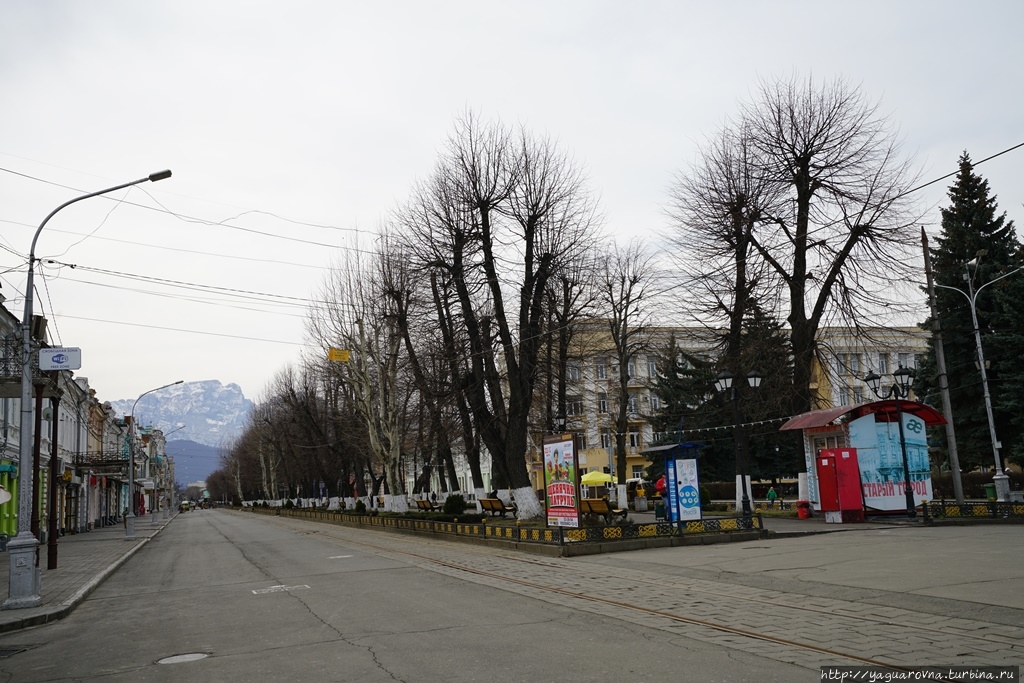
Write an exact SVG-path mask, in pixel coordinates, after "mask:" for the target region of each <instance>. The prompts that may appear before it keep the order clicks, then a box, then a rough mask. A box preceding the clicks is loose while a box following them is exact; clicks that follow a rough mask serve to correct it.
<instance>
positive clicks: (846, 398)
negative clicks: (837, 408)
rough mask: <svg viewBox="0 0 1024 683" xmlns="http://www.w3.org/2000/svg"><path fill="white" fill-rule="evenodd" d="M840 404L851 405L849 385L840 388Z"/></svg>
mask: <svg viewBox="0 0 1024 683" xmlns="http://www.w3.org/2000/svg"><path fill="white" fill-rule="evenodd" d="M839 405H841V406H848V405H850V390H849V389H848V388H847V387H843V388H842V389H840V390H839Z"/></svg>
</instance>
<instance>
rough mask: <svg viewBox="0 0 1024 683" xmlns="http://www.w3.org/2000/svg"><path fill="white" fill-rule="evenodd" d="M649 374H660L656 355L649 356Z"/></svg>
mask: <svg viewBox="0 0 1024 683" xmlns="http://www.w3.org/2000/svg"><path fill="white" fill-rule="evenodd" d="M647 376H648V377H657V376H658V359H657V358H655V357H654V356H647Z"/></svg>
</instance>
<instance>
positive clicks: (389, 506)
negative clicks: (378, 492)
mask: <svg viewBox="0 0 1024 683" xmlns="http://www.w3.org/2000/svg"><path fill="white" fill-rule="evenodd" d="M384 509H385V510H387V511H388V512H408V511H409V501H408V500H407V499H406V497H405V494H404V493H403V494H399V495H395V494H393V493H389V494H387V495H385V496H384Z"/></svg>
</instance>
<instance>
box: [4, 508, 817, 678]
mask: <svg viewBox="0 0 1024 683" xmlns="http://www.w3.org/2000/svg"><path fill="white" fill-rule="evenodd" d="M396 543H397V544H398V546H397V547H400V548H401V547H403V546H407V547H406V548H405V549H406V550H407V551H411V552H413V553H417V552H421V551H422V552H424V553H433V554H435V555H437V556H442V557H443V556H448V557H451V558H454V559H464V558H462V557H461V556H464V555H469V556H470V557H469V559H470V560H472V561H475V562H485V563H491V564H494V566H496V567H498V566H501V565H502V564H507V563H505V562H504V560H503V558H502V553H499V552H495V551H490V550H487V549H482V548H478V547H467V546H463V545H460V544H451V543H447V542H443V541H428V542H423V541H420V540H418V539H412V538H409V537H402V536H395V535H393V534H386V533H384V534H382V533H379V532H360V531H358V530H349V529H344V528H338V527H326V528H325V527H324V525H319V524H313V523H301V522H294V521H285V520H279V519H277V518H268V517H257V516H252V515H245V514H240V513H232V512H226V511H220V510H203V511H198V512H190V513H188V514H183V515H179V516H178V517H177V518H176V519H175V520H173V521H172V523H171V524H170V525H168V527H167V528H166V529H165V530H164V531H163V532H161V533H160V534H159V535H158V536H157V537H156V538H155V539H154V540H153V541H152V542H151V543H149V544H148V545H147V546H146V547H145V548H143V549H142V550H141V551H140V552H139V553H137V554H136V555H135V556H134V557H133V558H132V559H131V560H130V561H129V562H128V563H126V564H125V565H124V566H123V567H122V568H121V569H120V570H118V572H117V573H116V574H114V576H112V577H111V578H110V579H108V580H107V582H105V583H104V584H103V585H102V586H101V587H100V588H99V589H97V590H96V591H95V592H94V593H93V594H92V595H91V596H90V597H89V598H88V599H87V600H86V601H85V602H84V603H83V604H82V605H81V606H79V608H78V609H76V610H75V612H74V613H72V614H71V616H69V617H68V618H67V619H64V620H62V621H60V622H57V623H55V624H52V625H47V626H43V627H37V628H33V629H27V630H25V631H21V632H18V633H15V634H12V635H9V636H4V637H2V638H0V648H12V649H17V648H20V647H25V646H28V648H29V649H27V650H25V651H23V652H20V653H18V654H15V655H13V656H10V657H7V658H5V659H0V679H2V680H4V681H33V682H40V681H71V680H74V681H93V680H103V681H283V680H289V681H291V680H298V681H303V680H318V681H359V682H361V683H373V682H374V681H389V682H394V681H408V682H418V681H424V682H432V681H446V682H447V681H487V680H496V681H501V682H503V683H504V682H506V681H533V682H536V681H597V680H608V679H609V678H610V679H611V680H628V681H666V680H686V679H687V678H689V677H688V676H681V673H682V672H695V671H699V672H702V673H701V675H700V676H699V678H698V677H694V678H690V680H702V681H704V680H709V681H710V680H717V681H755V680H756V681H764V680H779V681H782V680H811V678H810V677H808V673H809V672H808V671H807V670H806V669H801V668H799V667H796V666H793V665H791V664H786V663H782V662H778V661H772V660H765V659H763V658H762V657H760V656H757V655H753V654H745V653H742V652H738V651H736V650H734V649H732V648H727V647H722V646H718V645H715V644H712V643H703V642H698V641H689V640H687V639H685V638H680V637H679V636H678V635H677V634H676V633H673V632H671V631H664V630H659V629H657V628H649V627H645V626H643V625H641V624H637V623H631V622H626V621H622V620H620V619H617V618H615V617H614V616H610V615H602V614H595V613H593V612H592V611H588V610H585V609H581V608H580V605H573V604H572V601H571V600H570V601H569V602H568V603H567V604H562V603H564V602H565V601H564V600H563V599H561V597H560V596H557V595H556V596H554V597H555V598H557V599H555V600H545V599H543V598H544V597H545V596H544V594H543V592H537V591H527V592H531V593H533V595H524V594H523V593H522V592H519V591H516V592H512V591H510V590H509V587H508V586H506V585H502V584H503V582H501V581H490V582H489V580H488V579H486V577H484V581H485V582H484V583H480V582H478V581H479V580H480V577H471V578H474V579H476V580H472V581H471V580H466V578H465V577H463V576H460V574H461V573H462V572H460V571H458V570H452V569H449V568H446V567H443V566H441V567H440V570H441V571H439V570H438V565H436V564H435V563H433V562H428V561H424V560H420V559H418V557H417V556H416V555H415V554H413V555H402V554H397V553H396V552H394V551H391V550H389V549H388V547H389V546H391V545H393V544H396ZM526 559H528V560H529V559H533V558H526ZM544 562H547V560H544ZM526 566H529V565H526ZM538 569H539V571H543V567H538ZM518 570H521V568H518V567H517V571H518ZM537 578H541V577H537ZM513 590H515V588H514V587H513ZM583 607H587V605H585V604H584V605H583ZM201 655H205V656H204V657H203V658H202V659H196V660H194V661H177V662H176V663H160V661H161V660H164V659H165V658H170V657H179V658H182V657H184V658H185V659H188V658H189V656H194V657H198V656H201Z"/></svg>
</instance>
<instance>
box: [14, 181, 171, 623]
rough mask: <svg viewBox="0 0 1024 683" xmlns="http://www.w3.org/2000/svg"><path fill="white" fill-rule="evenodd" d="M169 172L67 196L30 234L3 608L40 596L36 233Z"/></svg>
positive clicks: (17, 606)
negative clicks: (14, 513) (12, 527)
mask: <svg viewBox="0 0 1024 683" xmlns="http://www.w3.org/2000/svg"><path fill="white" fill-rule="evenodd" d="M170 177H171V172H170V171H158V172H156V173H151V174H149V175H148V176H146V177H145V178H139V179H138V180H132V181H131V182H127V183H122V184H120V185H115V186H113V187H108V188H106V189H103V190H97V191H96V192H90V193H89V194H83V195H81V196H80V197H75V198H74V199H69V200H68V201H66V202H64V203H63V204H61V205H60V206H58V207H57V208H56V209H54V210H53V211H51V212H50V213H49V215H47V216H46V218H44V219H43V222H42V223H40V224H39V227H38V228H36V232H35V235H33V236H32V245H31V247H30V248H29V251H28V277H27V278H26V280H25V312H24V314H23V315H22V318H21V339H22V348H21V422H20V428H19V431H18V473H19V476H18V535H17V536H15V537H14V538H13V539H12V540H11V542H10V544H9V545H8V546H7V549H8V552H9V554H10V556H11V571H10V579H9V586H8V597H7V600H5V601H4V603H3V609H21V608H24V607H36V606H37V605H39V602H40V600H41V597H40V595H39V592H40V590H41V588H42V586H41V585H40V584H41V583H42V580H41V579H40V574H39V571H38V570H37V568H36V557H35V555H36V548H37V547H38V545H39V541H38V540H37V539H36V537H35V536H34V535H33V534H32V527H31V518H32V506H33V496H32V467H33V463H32V439H31V436H30V435H31V434H32V303H33V302H32V296H33V277H34V271H35V265H36V242H37V241H38V240H39V233H41V232H42V231H43V228H44V227H45V226H46V224H47V223H48V222H49V221H50V219H51V218H53V217H54V215H56V213H57V212H58V211H60V210H61V209H63V208H64V207H66V206H70V205H71V204H74V203H76V202H80V201H82V200H83V199H89V198H91V197H98V196H100V195H103V194H107V193H108V192H116V191H117V190H122V189H124V188H126V187H131V186H132V185H138V184H139V183H146V182H153V183H155V182H156V181H158V180H164V179H165V178H170Z"/></svg>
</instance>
